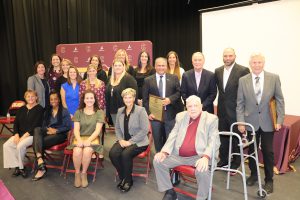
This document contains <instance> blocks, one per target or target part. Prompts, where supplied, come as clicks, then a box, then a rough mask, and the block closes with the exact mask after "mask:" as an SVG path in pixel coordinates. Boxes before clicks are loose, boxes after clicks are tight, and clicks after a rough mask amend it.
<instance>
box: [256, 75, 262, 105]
mask: <svg viewBox="0 0 300 200" xmlns="http://www.w3.org/2000/svg"><path fill="white" fill-rule="evenodd" d="M255 95H256V100H257V102H258V103H260V100H261V88H260V82H259V77H258V76H257V77H255Z"/></svg>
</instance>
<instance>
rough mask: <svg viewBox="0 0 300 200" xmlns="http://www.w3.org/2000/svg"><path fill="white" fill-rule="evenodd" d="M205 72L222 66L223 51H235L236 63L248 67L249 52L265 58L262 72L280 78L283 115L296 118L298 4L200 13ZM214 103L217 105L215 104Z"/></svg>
mask: <svg viewBox="0 0 300 200" xmlns="http://www.w3.org/2000/svg"><path fill="white" fill-rule="evenodd" d="M201 15H202V16H201V19H202V51H203V53H204V55H205V60H206V61H205V68H206V69H208V70H211V71H213V72H214V70H215V68H217V67H219V66H221V65H222V64H223V61H222V53H223V49H224V48H226V47H232V48H234V49H235V51H236V55H237V58H236V62H237V63H239V64H242V65H244V66H247V67H249V57H250V55H251V54H252V53H253V52H261V53H263V54H264V55H265V57H266V64H265V70H266V71H269V72H272V73H276V74H279V75H280V80H281V85H282V90H283V94H284V97H285V105H286V106H285V108H286V114H290V115H297V116H300V0H282V1H275V2H269V3H263V4H253V5H250V6H244V7H238V8H231V9H224V10H218V11H212V12H204V13H201ZM215 103H217V102H215Z"/></svg>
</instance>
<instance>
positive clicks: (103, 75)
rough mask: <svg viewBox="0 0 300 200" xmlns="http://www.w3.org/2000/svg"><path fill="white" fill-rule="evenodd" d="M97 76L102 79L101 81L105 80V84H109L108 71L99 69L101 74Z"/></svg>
mask: <svg viewBox="0 0 300 200" xmlns="http://www.w3.org/2000/svg"><path fill="white" fill-rule="evenodd" d="M97 78H98V79H100V80H101V81H103V82H104V84H105V85H106V84H107V80H108V79H107V75H106V72H105V71H104V70H100V71H99V75H98V77H97Z"/></svg>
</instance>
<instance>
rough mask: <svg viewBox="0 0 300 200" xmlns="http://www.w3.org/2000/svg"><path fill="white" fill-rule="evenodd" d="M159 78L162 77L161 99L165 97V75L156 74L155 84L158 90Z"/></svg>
mask: <svg viewBox="0 0 300 200" xmlns="http://www.w3.org/2000/svg"><path fill="white" fill-rule="evenodd" d="M160 76H163V77H162V83H163V87H162V88H163V92H162V98H165V97H166V74H163V75H160V74H158V73H156V83H157V88H159V80H160Z"/></svg>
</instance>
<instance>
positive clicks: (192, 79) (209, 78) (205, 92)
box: [180, 52, 217, 113]
mask: <svg viewBox="0 0 300 200" xmlns="http://www.w3.org/2000/svg"><path fill="white" fill-rule="evenodd" d="M204 62H205V59H204V55H203V54H202V53H201V52H195V53H194V54H193V55H192V64H193V66H194V69H191V70H189V71H187V72H185V73H183V75H182V82H181V88H180V89H181V95H182V99H183V101H184V102H185V101H186V99H187V98H188V97H189V96H191V95H196V96H198V97H200V99H201V101H202V105H203V110H204V111H207V112H209V113H214V104H213V102H214V100H215V98H216V96H217V86H216V81H215V77H214V73H212V72H210V71H208V70H206V69H203V65H204Z"/></svg>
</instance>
